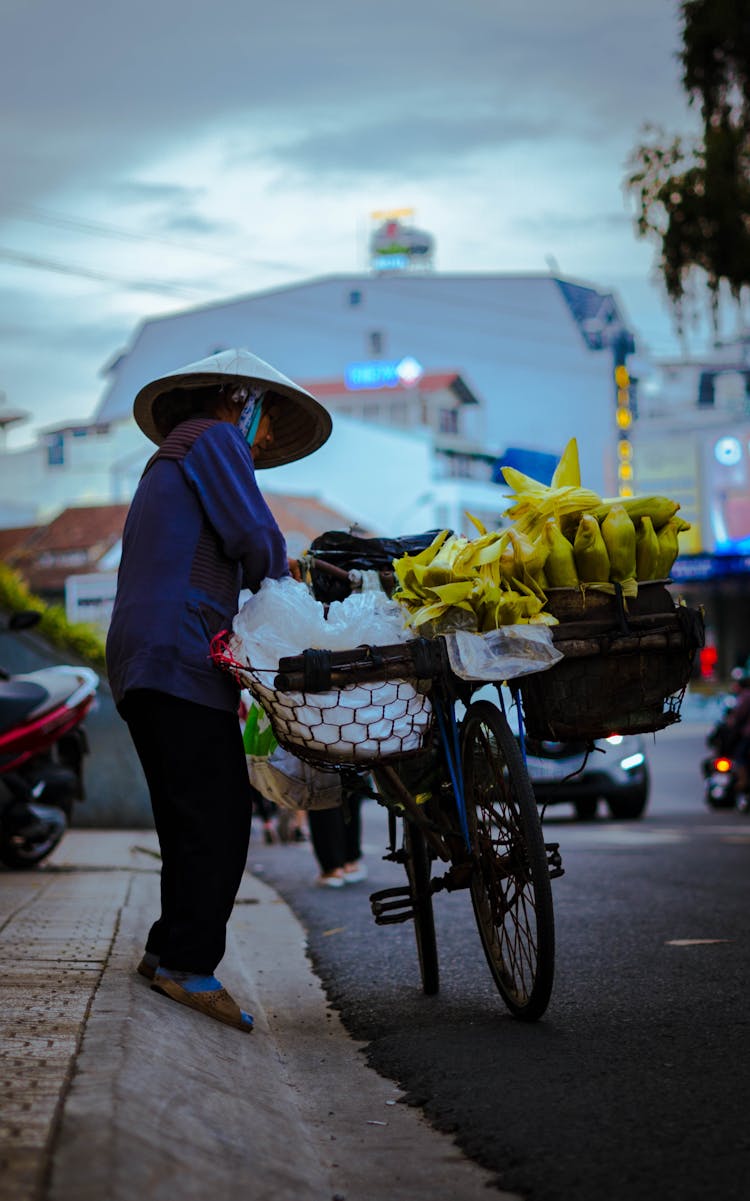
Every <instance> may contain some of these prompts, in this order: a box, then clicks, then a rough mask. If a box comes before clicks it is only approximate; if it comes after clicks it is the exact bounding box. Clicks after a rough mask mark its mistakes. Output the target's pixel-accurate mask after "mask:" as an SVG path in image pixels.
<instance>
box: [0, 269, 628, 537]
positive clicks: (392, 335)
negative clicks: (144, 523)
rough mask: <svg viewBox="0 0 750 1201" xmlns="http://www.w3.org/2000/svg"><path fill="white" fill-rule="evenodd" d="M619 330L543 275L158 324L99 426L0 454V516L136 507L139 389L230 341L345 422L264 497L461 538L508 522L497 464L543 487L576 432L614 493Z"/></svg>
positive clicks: (257, 297) (384, 280)
mask: <svg viewBox="0 0 750 1201" xmlns="http://www.w3.org/2000/svg"><path fill="white" fill-rule="evenodd" d="M623 329H624V320H623V317H622V315H621V314H620V313H619V311H618V308H617V304H616V302H615V300H614V299H613V297H612V296H611V295H610V294H608V293H605V292H601V291H599V290H598V289H596V288H593V287H589V286H584V285H580V284H576V283H573V282H571V281H566V280H560V279H556V278H554V277H552V276H549V275H539V276H535V275H534V276H532V275H439V274H432V273H429V274H418V273H406V274H396V273H381V274H375V275H346V276H334V277H329V278H323V279H316V280H312V281H309V282H306V283H301V284H297V285H291V286H288V287H284V288H279V289H274V290H271V291H266V292H260V293H256V294H253V295H249V296H244V297H241V298H239V299H235V300H232V301H227V302H223V303H219V304H212V305H208V306H204V307H201V308H196V309H191V310H188V311H186V312H182V313H177V314H173V315H171V316H167V317H161V318H156V319H154V320H149V321H146V322H144V323H143V325H141V327H140V328H139V329H138V330H137V331H136V333H135V336H134V338H133V341H132V344H131V345H130V346H129V347H128V348H127V349H126V350H124V351H123V352H122V353H121V354H120V355H119V356H118V357H117V358H116V359H115V360H114V361H113V362H112V363H111V364H110V365H109V367H108V368H107V370H106V375H107V377H108V383H107V386H106V388H105V391H104V395H103V397H102V400H101V403H100V405H99V407H98V409H97V412H96V415H95V418H94V421H93V422H91V423H90V424H89V425H88V426H86V425H76V426H66V427H63V426H61V427H58V428H57V429H55V430H50V431H47V433H46V434H45V436H44V438H43V439H42V440H41V443H40V445H39V446H37V447H35V448H32V449H30V450H28V451H24V452H14V453H9V454H7V455H5V456H2V457H1V458H0V463H1V465H2V484H1V485H0V521H1V522H2V524H4V525H6V526H7V525H9V524H11V523H12V522H10V521H9V520H8V510H9V506H10V507H11V508H12V507H13V506H16V509H18V507H19V506H20V505H22V504H26V503H27V502H28V501H29V499H31V500H33V498H34V497H35V496H36V497H38V498H40V499H39V505H40V510H41V509H42V508H43V515H44V516H46V515H47V514H48V513H49V511H50V510H52V509H54V507H55V506H56V505H57V506H59V507H61V506H62V505H63V504H71V503H81V501H82V500H87V499H90V500H92V501H94V500H100V501H107V502H112V501H120V500H122V499H126V498H127V497H129V496H130V495H131V494H132V491H133V488H134V486H135V483H136V481H137V478H138V475H139V473H140V470H141V469H142V466H143V464H144V463H145V461H146V459H147V457H148V454H149V453H150V447H149V445H148V444H147V443H146V442H145V440H144V439H143V437H142V435H140V434H139V432H138V431H137V430H136V427H135V425H134V423H133V421H132V418H131V408H132V403H133V397H134V396H135V394H136V393H137V391H138V390H139V389H140V388H141V386H142V385H143V384H144V383H146V382H148V381H149V380H152V379H154V378H156V377H158V376H159V375H161V374H165V373H168V372H170V371H173V370H175V369H177V368H179V367H181V366H183V365H185V364H187V363H190V362H194V361H196V360H198V359H201V358H204V357H206V356H207V355H210V354H212V353H216V352H218V351H220V350H224V349H227V348H230V347H233V346H245V347H247V348H248V349H250V350H252V351H253V352H254V353H256V354H258V355H259V356H260V357H261V358H264V359H267V360H268V361H269V362H271V363H273V364H274V366H276V367H278V368H279V369H280V370H281V371H283V372H285V373H286V374H287V375H289V376H290V377H291V378H292V379H295V380H297V381H298V382H300V383H304V384H305V385H306V386H307V387H309V388H310V390H311V391H312V392H313V394H315V391H316V385H319V386H320V392H321V399H322V400H323V402H324V403H327V404H329V405H330V407H331V409H332V411H333V412H334V413H335V414H336V419H335V431H334V434H333V436H332V438H331V440H330V442H329V444H328V445H327V446H326V447H325V448H323V449H322V450H321V451H320V452H318V453H317V454H316V455H314V456H312V457H311V458H310V459H308V460H303V461H301V462H300V463H295V464H291V465H290V466H289V467H287V468H278V469H275V470H274V471H271V472H268V473H263V475H262V477H260V482H261V486H262V487H263V488H264V489H268V490H271V491H274V490H278V491H283V492H286V493H292V492H297V493H306V494H308V495H310V494H312V495H315V496H319V497H320V498H321V500H323V501H325V502H326V503H328V504H331V505H332V506H333V507H335V508H340V509H342V510H343V511H345V512H349V513H352V514H353V515H355V516H356V517H357V519H358V520H359V521H361V522H362V524H364V525H367V526H368V527H369V528H371V529H374V530H380V531H382V532H385V533H391V534H396V533H404V532H414V531H415V530H417V529H419V528H430V527H433V526H443V525H451V526H453V527H454V528H466V524H465V517H464V513H465V511H466V510H469V511H471V512H473V513H475V515H477V516H480V517H482V519H483V520H485V521H486V522H487V521H496V520H499V515H500V514H501V512H502V511H503V509H504V507H505V501H504V498H503V493H504V488H503V487H500V486H498V482H493V481H499V482H500V483H501V482H502V480H501V477H500V476H499V473H498V464H499V463H500V462H503V461H509V462H512V463H513V464H514V465H516V466H518V467H520V468H521V470H528V471H530V472H531V474H535V470H536V469H537V468H538V470H539V472H545V471H546V472H547V474H548V475H549V474H550V473H551V469H552V466H553V464H554V461H555V459H556V458H557V457H558V456H559V454H560V452H561V451H562V449H563V447H564V445H565V443H566V442H567V441H568V439H569V438H570V437H571V436H573V435H575V436H577V438H578V441H579V449H580V457H581V466H582V475H583V482H584V483H585V484H586V485H587V486H588V487H591V488H594V489H595V490H597V491H600V492H603V493H611V492H613V491H614V490H615V489H616V443H617V434H616V425H615V421H614V388H613V350H612V348H613V346H614V344H615V342H616V340H617V338H618V337H621V336H622V334H623ZM332 388H333V390H332ZM363 422H364V423H365V424H363ZM15 456H18V458H17V459H16V458H15ZM6 481H7V484H6ZM24 520H25V517H24Z"/></svg>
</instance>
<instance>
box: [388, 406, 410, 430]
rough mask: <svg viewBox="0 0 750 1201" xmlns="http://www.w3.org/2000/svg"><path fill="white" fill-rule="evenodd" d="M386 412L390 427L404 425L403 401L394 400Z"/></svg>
mask: <svg viewBox="0 0 750 1201" xmlns="http://www.w3.org/2000/svg"><path fill="white" fill-rule="evenodd" d="M388 412H389V414H390V420H391V424H392V425H406V404H405V402H404V401H403V400H394V401H393V402H392V403H391V404H390V405H389V409H388Z"/></svg>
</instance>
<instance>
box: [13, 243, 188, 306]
mask: <svg viewBox="0 0 750 1201" xmlns="http://www.w3.org/2000/svg"><path fill="white" fill-rule="evenodd" d="M0 261H4V262H6V263H14V264H15V265H16V266H17V267H33V268H35V269H36V270H38V271H53V272H55V273H56V274H57V275H72V276H76V277H77V278H79V279H92V280H96V281H97V282H98V283H105V284H117V286H118V287H120V288H127V289H129V290H130V291H133V292H156V293H160V294H162V295H168V296H181V297H184V298H187V299H189V300H193V299H195V298H196V297H200V296H201V295H202V293H201V292H200V291H199V290H198V289H196V288H185V287H184V286H183V285H181V284H176V283H172V282H171V281H169V280H155V279H124V278H122V277H121V276H117V275H109V274H107V273H106V272H104V271H92V270H90V268H88V267H76V266H72V265H71V264H69V263H60V262H58V261H57V260H56V259H47V258H42V257H40V256H39V255H34V254H25V253H23V252H21V251H17V250H10V249H9V248H7V247H4V246H0Z"/></svg>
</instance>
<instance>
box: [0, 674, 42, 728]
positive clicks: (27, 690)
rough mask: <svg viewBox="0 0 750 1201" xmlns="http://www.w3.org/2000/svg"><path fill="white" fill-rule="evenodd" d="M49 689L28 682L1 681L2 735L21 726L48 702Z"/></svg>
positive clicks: (0, 724)
mask: <svg viewBox="0 0 750 1201" xmlns="http://www.w3.org/2000/svg"><path fill="white" fill-rule="evenodd" d="M47 695H48V694H47V689H46V688H43V687H42V685H41V684H34V683H30V682H29V681H27V680H18V679H15V680H0V734H4V733H5V732H6V731H7V730H12V729H13V727H14V726H17V725H20V723H21V722H23V721H24V720H25V718H27V717H29V716H31V714H33V713H34V711H35V710H36V709H38V708H39V706H40V705H41V704H42V703H43V702H44V701H46V700H47Z"/></svg>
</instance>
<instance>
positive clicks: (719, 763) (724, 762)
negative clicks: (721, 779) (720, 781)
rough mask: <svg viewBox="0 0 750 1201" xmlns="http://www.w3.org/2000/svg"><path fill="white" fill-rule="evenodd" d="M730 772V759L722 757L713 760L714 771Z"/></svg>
mask: <svg viewBox="0 0 750 1201" xmlns="http://www.w3.org/2000/svg"><path fill="white" fill-rule="evenodd" d="M731 770H732V760H731V759H725V758H724V757H723V756H722V758H721V759H714V771H731Z"/></svg>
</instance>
